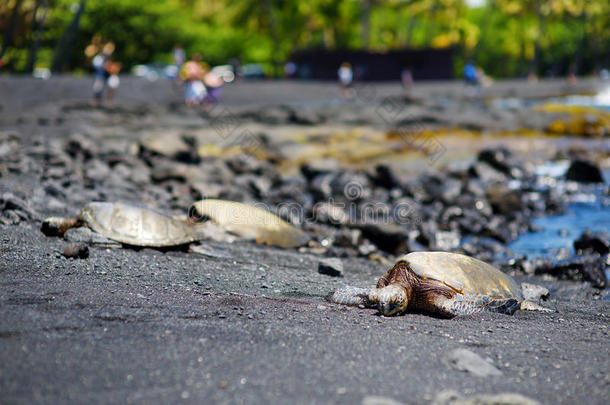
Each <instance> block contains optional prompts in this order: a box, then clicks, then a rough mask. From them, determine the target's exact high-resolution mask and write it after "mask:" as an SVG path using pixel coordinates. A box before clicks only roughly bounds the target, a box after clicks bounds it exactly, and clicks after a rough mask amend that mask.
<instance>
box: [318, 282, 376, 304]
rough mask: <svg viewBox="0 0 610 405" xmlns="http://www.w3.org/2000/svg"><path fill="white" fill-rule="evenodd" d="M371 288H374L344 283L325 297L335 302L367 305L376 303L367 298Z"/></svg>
mask: <svg viewBox="0 0 610 405" xmlns="http://www.w3.org/2000/svg"><path fill="white" fill-rule="evenodd" d="M373 290H375V289H374V288H360V287H354V286H351V285H344V286H343V287H341V288H339V289H338V290H337V291H335V292H333V293H331V294H329V296H328V297H327V299H328V300H329V301H330V302H334V303H335V304H342V305H354V306H359V305H364V306H367V307H369V306H373V305H376V304H377V303H376V302H371V301H370V299H369V295H371V292H372V291H373Z"/></svg>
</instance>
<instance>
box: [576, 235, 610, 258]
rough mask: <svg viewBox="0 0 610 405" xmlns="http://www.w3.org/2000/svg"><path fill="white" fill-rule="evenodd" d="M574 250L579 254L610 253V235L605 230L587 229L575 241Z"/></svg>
mask: <svg viewBox="0 0 610 405" xmlns="http://www.w3.org/2000/svg"><path fill="white" fill-rule="evenodd" d="M574 250H575V251H576V253H578V254H592V253H599V254H600V255H607V254H608V253H610V235H608V234H607V233H604V232H595V233H593V232H590V231H585V232H583V233H582V235H580V237H579V238H578V239H576V240H575V241H574Z"/></svg>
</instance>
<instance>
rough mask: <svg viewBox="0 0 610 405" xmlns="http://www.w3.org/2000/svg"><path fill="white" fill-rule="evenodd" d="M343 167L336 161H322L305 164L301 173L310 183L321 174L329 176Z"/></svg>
mask: <svg viewBox="0 0 610 405" xmlns="http://www.w3.org/2000/svg"><path fill="white" fill-rule="evenodd" d="M340 168H341V165H340V164H339V162H338V161H337V160H336V159H321V160H316V161H313V162H308V163H305V164H303V165H302V166H301V173H302V174H303V176H305V178H306V179H307V180H309V181H311V180H313V178H314V177H316V176H318V175H320V174H329V173H334V172H336V171H338V170H339V169H340Z"/></svg>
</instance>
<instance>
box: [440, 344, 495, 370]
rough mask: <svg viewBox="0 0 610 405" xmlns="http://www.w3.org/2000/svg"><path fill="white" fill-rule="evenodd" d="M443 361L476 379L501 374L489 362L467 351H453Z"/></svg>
mask: <svg viewBox="0 0 610 405" xmlns="http://www.w3.org/2000/svg"><path fill="white" fill-rule="evenodd" d="M445 360H446V362H447V363H448V364H449V366H451V367H452V368H454V369H456V370H459V371H466V372H469V373H471V374H473V375H476V376H477V377H489V376H498V375H502V372H501V371H500V370H498V369H497V368H496V367H495V366H494V365H493V364H491V362H489V361H487V360H486V359H483V358H482V357H481V356H479V355H478V354H476V353H474V352H471V351H470V350H467V349H455V350H453V351H452V352H451V353H449V355H447V356H446V358H445Z"/></svg>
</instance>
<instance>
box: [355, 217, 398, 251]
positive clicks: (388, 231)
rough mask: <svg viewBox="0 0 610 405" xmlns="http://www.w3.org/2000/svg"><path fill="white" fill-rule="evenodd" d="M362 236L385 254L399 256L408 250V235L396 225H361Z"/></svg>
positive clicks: (359, 226) (358, 226)
mask: <svg viewBox="0 0 610 405" xmlns="http://www.w3.org/2000/svg"><path fill="white" fill-rule="evenodd" d="M356 228H358V229H360V230H361V231H362V235H363V236H364V237H365V238H366V239H368V240H370V241H371V242H372V243H373V244H375V246H377V247H378V248H379V249H381V250H383V251H384V252H388V253H392V254H399V253H401V252H404V251H406V250H407V245H408V243H407V241H408V238H409V235H408V233H407V232H406V231H405V230H404V229H403V228H401V227H399V226H397V225H394V224H389V223H388V224H386V223H377V224H360V225H356Z"/></svg>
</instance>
